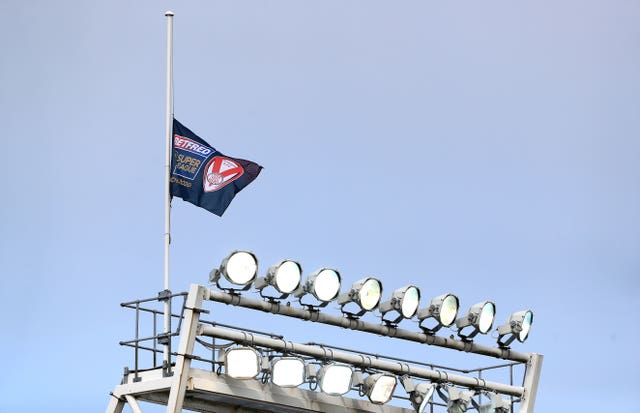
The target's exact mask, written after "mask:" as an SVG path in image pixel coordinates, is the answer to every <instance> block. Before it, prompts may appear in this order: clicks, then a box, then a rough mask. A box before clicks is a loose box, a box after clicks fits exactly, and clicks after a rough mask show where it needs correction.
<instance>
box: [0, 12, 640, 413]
mask: <svg viewBox="0 0 640 413" xmlns="http://www.w3.org/2000/svg"><path fill="white" fill-rule="evenodd" d="M168 9H172V10H173V11H174V12H175V13H176V17H175V26H174V29H175V56H174V68H175V81H174V83H175V113H176V117H177V118H178V119H180V121H181V122H182V123H184V124H185V125H187V126H188V127H189V128H191V129H192V130H193V131H194V132H196V133H198V134H199V135H200V136H201V137H202V138H204V139H205V140H207V141H208V142H209V143H211V144H212V145H214V146H215V147H216V148H217V149H219V150H220V151H222V152H224V153H225V154H228V155H231V156H237V157H242V158H247V159H252V160H255V161H257V162H259V163H260V164H262V165H263V166H264V167H265V169H264V171H263V172H262V174H261V175H260V177H259V178H258V179H257V180H256V181H255V182H254V183H253V184H252V185H251V186H250V187H248V188H247V189H245V191H243V192H242V193H240V194H239V195H238V197H237V198H236V199H235V200H234V202H233V203H232V205H231V207H230V208H229V210H228V211H227V212H226V213H225V215H224V217H223V218H218V217H216V216H214V215H211V214H209V213H207V212H206V211H204V210H201V209H198V208H196V207H194V206H192V205H190V204H187V203H184V202H182V201H181V200H175V201H174V204H173V211H172V219H173V240H174V243H173V245H172V254H173V255H172V266H171V272H172V281H171V287H172V289H173V290H174V291H180V290H186V289H187V288H188V286H189V284H190V283H206V282H207V274H208V272H209V270H210V269H211V268H212V267H214V266H217V265H218V264H219V262H220V261H221V260H222V258H224V256H225V255H226V254H227V253H228V252H230V251H232V250H234V249H238V248H241V249H249V250H252V251H254V252H255V253H256V254H257V255H258V257H259V259H260V263H261V268H263V269H266V267H268V266H269V265H271V264H273V263H275V262H277V261H279V260H280V259H282V258H294V259H297V260H299V261H300V262H301V264H302V266H303V268H304V269H305V272H306V273H308V272H311V271H313V270H314V269H316V268H318V267H321V266H333V267H336V268H338V269H339V270H340V271H341V272H342V274H343V279H344V280H345V283H351V282H353V281H355V280H357V279H359V278H361V277H363V276H365V275H376V276H377V277H379V278H380V279H381V280H382V282H383V285H384V286H385V295H386V294H387V293H389V292H390V291H391V290H393V289H395V288H397V287H400V286H403V285H406V284H409V283H413V284H416V285H418V286H419V287H421V288H422V290H423V297H425V299H428V298H430V297H433V296H436V295H439V294H442V293H444V292H448V291H451V292H455V293H456V294H457V295H458V296H459V297H460V299H461V303H462V306H463V307H464V308H467V307H468V306H470V305H472V304H474V303H476V302H478V301H482V300H484V299H492V300H494V301H495V302H496V304H497V308H498V310H497V320H498V322H503V321H504V320H506V318H507V317H508V315H509V314H510V313H511V312H514V311H517V310H521V309H525V308H531V309H532V310H533V311H534V312H535V314H536V319H535V324H534V327H533V330H532V332H531V336H530V339H529V340H528V341H527V342H526V343H524V344H519V345H517V346H516V347H515V348H517V349H518V350H521V351H530V352H538V353H542V354H544V355H545V361H544V366H543V371H542V379H541V383H540V388H539V393H538V401H537V411H541V412H545V411H563V410H564V411H604V410H612V409H616V408H625V407H630V406H632V405H636V404H637V401H636V400H635V397H634V394H635V393H636V392H635V386H632V383H633V382H634V381H635V379H636V377H635V376H636V375H637V374H634V373H637V372H638V371H639V370H640V357H639V356H638V353H637V351H636V349H635V346H634V344H635V343H636V342H637V341H638V339H639V338H640V337H639V336H638V329H637V328H636V327H635V325H634V323H635V320H637V319H638V317H640V310H639V309H640V299H638V294H639V293H640V281H639V278H638V274H639V273H640V253H639V252H640V168H639V167H638V165H639V164H640V162H639V161H640V117H639V116H638V114H639V113H640V57H639V56H640V26H639V25H638V24H637V22H638V21H639V20H640V4H639V3H638V2H632V1H622V0H612V1H606V2H604V1H591V0H588V1H577V0H576V1H560V2H558V1H536V2H531V1H524V2H510V1H485V2H425V1H404V2H385V1H333V0H329V1H323V2H301V1H276V0H274V1H233V2H222V1H189V2H176V1H136V2H124V1H112V2H108V3H104V2H103V3H100V4H96V3H94V2H80V1H59V2H55V3H52V2H47V1H35V0H34V1H29V2H25V1H14V0H7V1H4V2H2V4H1V5H0V11H2V15H3V16H4V22H3V24H2V25H1V26H0V33H1V34H2V36H1V38H2V50H3V55H2V58H1V62H2V64H1V65H0V74H1V76H2V84H1V93H0V109H1V110H2V113H3V119H4V122H3V124H4V133H3V136H2V145H3V148H4V152H3V153H4V154H5V162H3V164H2V171H3V177H4V179H3V181H4V187H5V190H4V194H5V195H4V197H3V202H2V207H1V208H2V214H1V218H0V228H1V231H2V234H3V237H2V241H1V245H2V248H1V249H0V254H1V256H0V259H1V262H2V264H3V265H2V267H3V271H2V276H1V277H0V303H2V304H1V305H2V309H3V314H5V317H4V318H3V321H4V323H3V324H4V325H3V327H4V328H3V331H4V332H3V333H2V340H0V350H1V352H2V354H3V355H4V357H5V360H4V365H5V374H4V375H2V376H0V395H2V399H3V406H4V408H6V409H7V411H12V412H40V411H44V410H49V411H51V410H53V411H66V412H71V413H73V412H86V411H101V410H102V409H104V408H105V407H106V404H107V402H108V393H109V391H111V390H112V389H113V388H114V386H115V385H116V384H117V383H118V382H119V380H120V375H121V373H122V368H123V366H125V365H131V363H132V354H131V353H130V352H128V351H126V350H124V349H122V348H120V347H119V346H118V341H120V340H123V339H126V338H130V337H131V335H132V333H133V319H132V317H131V314H128V313H126V312H125V311H124V310H122V309H121V308H120V307H119V303H120V302H122V301H126V300H130V299H135V298H141V297H150V296H153V295H155V294H156V293H157V292H158V291H159V290H160V289H162V263H163V260H162V252H163V248H162V242H163V237H162V233H163V199H162V198H163V165H164V152H163V151H164V149H163V145H164V105H165V102H164V96H165V90H164V76H165V67H164V61H165V60H164V59H165V36H166V34H165V26H166V23H165V17H164V12H165V10H168ZM214 308H216V307H214ZM329 311H332V310H331V309H330V310H329ZM217 315H219V316H220V317H221V319H219V321H225V320H227V321H229V320H228V319H231V320H232V321H233V323H235V324H240V325H243V323H250V322H251V319H250V317H249V316H248V315H242V316H237V315H235V313H233V312H230V311H229V309H227V308H223V309H220V310H216V311H212V317H213V318H216V316H217ZM372 320H375V319H372ZM278 323H280V321H278ZM278 323H276V322H275V321H274V322H273V330H275V331H276V332H281V333H284V334H285V335H286V336H287V338H291V339H296V340H298V341H305V340H306V341H311V340H322V341H324V342H327V343H329V344H337V345H346V346H349V347H353V348H363V349H364V348H367V346H369V345H370V344H371V343H372V342H369V341H368V339H369V338H368V337H357V336H354V337H352V338H349V339H348V340H347V342H344V338H345V337H342V336H341V332H340V331H338V332H333V333H331V332H327V333H326V335H323V336H321V337H315V335H316V334H318V332H317V331H315V330H313V331H311V330H310V329H309V327H308V325H307V324H303V325H302V326H301V325H300V324H297V323H289V322H286V321H282V324H278ZM409 328H410V325H409ZM285 330H286V331H285ZM320 331H324V330H320ZM332 334H333V335H332ZM491 340H492V339H491V338H490V337H481V338H478V342H482V343H484V344H490V343H491ZM385 343H386V344H385ZM371 345H373V344H371ZM372 350H374V351H375V352H379V353H382V354H389V355H394V350H396V348H395V347H394V345H393V344H392V343H389V342H388V341H386V342H381V347H377V348H375V349H372ZM406 351H411V354H412V358H415V359H420V360H429V361H430V362H434V363H438V364H447V362H451V363H452V364H453V365H454V366H460V364H462V363H463V362H464V359H461V358H459V357H457V358H456V356H455V355H449V354H447V353H446V352H444V353H443V352H434V350H433V349H427V348H424V346H422V347H416V346H412V347H410V350H409V347H407V350H406ZM395 355H397V354H395ZM449 357H451V360H449ZM474 363H475V361H474ZM480 364H487V363H480ZM460 367H462V366H460ZM467 367H471V366H467ZM472 367H477V366H475V365H474V366H472ZM7 368H8V370H7ZM34 387H36V388H38V392H37V393H36V394H38V396H39V397H37V398H34V397H33V394H34V393H33V388H34ZM25 400H28V403H25Z"/></svg>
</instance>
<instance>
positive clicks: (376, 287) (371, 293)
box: [359, 278, 382, 311]
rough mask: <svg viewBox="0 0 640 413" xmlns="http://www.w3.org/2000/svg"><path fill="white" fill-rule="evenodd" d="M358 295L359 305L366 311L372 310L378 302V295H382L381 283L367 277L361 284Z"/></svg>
mask: <svg viewBox="0 0 640 413" xmlns="http://www.w3.org/2000/svg"><path fill="white" fill-rule="evenodd" d="M359 296H360V300H359V301H360V307H362V309H363V310H366V311H371V310H373V309H374V308H376V306H377V305H378V303H379V302H380V297H382V284H380V281H378V280H376V279H375V278H369V279H368V280H367V281H365V282H364V284H362V288H360V291H359Z"/></svg>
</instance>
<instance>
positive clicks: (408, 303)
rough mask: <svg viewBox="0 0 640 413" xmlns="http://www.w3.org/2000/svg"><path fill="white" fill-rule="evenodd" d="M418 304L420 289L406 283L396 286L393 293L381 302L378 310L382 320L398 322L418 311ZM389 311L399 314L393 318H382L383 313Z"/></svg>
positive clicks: (392, 322) (391, 322)
mask: <svg viewBox="0 0 640 413" xmlns="http://www.w3.org/2000/svg"><path fill="white" fill-rule="evenodd" d="M419 305H420V290H419V289H418V287H415V286H413V285H407V286H405V287H402V288H398V289H397V290H395V291H394V292H393V293H391V297H390V298H389V300H387V301H385V302H383V303H382V304H380V306H379V310H380V312H381V313H382V319H383V321H386V322H388V323H390V324H395V323H398V322H399V321H400V320H402V319H403V318H407V319H410V318H412V317H413V316H414V315H415V314H416V312H417V311H418V306H419ZM390 311H395V312H397V313H398V314H399V316H398V317H397V318H396V319H394V320H388V319H386V318H384V316H385V314H387V313H388V312H390Z"/></svg>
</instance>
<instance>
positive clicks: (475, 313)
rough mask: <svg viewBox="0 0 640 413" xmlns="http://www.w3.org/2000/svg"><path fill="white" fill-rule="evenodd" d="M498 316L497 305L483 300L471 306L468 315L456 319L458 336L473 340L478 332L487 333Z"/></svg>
mask: <svg viewBox="0 0 640 413" xmlns="http://www.w3.org/2000/svg"><path fill="white" fill-rule="evenodd" d="M495 316H496V305H495V304H494V303H493V302H491V301H483V302H481V303H478V304H474V305H473V306H471V308H470V309H469V311H468V312H467V315H465V316H464V317H460V318H459V319H457V320H456V326H457V327H458V336H460V338H462V339H463V340H472V339H473V337H475V336H476V334H478V333H482V334H487V333H488V332H489V330H491V326H493V319H494V318H495Z"/></svg>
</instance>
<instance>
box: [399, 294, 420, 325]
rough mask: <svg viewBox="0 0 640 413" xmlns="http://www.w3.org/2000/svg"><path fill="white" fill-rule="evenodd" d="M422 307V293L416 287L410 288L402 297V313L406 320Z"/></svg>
mask: <svg viewBox="0 0 640 413" xmlns="http://www.w3.org/2000/svg"><path fill="white" fill-rule="evenodd" d="M419 305H420V291H419V290H418V289H417V288H416V287H413V286H412V287H409V288H407V290H406V291H405V293H404V296H403V297H402V305H401V311H402V316H403V317H404V318H411V317H413V316H414V315H415V314H416V311H418V306H419Z"/></svg>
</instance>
